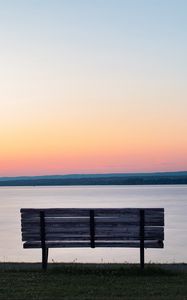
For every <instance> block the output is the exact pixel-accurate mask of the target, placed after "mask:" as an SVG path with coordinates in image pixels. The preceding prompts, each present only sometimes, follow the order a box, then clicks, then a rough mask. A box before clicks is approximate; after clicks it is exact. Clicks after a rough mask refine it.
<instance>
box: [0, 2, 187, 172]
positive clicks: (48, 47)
mask: <svg viewBox="0 0 187 300" xmlns="http://www.w3.org/2000/svg"><path fill="white" fill-rule="evenodd" d="M186 11H187V1H186V0H175V1H174V0H164V1H163V0H53V1H51V0H6V1H4V0H0V44H1V46H0V176H20V175H45V174H68V173H111V172H112V173H115V172H155V171H178V170H187V84H186V80H187V18H186Z"/></svg>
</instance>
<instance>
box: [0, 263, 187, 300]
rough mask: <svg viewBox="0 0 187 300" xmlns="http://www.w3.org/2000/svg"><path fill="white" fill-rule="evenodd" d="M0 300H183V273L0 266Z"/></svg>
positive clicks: (186, 290) (186, 282) (186, 274)
mask: <svg viewBox="0 0 187 300" xmlns="http://www.w3.org/2000/svg"><path fill="white" fill-rule="evenodd" d="M0 299H3V300H13V299H16V300H17V299H20V300H24V299H30V300H34V299H35V300H36V299H40V300H48V299H50V300H53V299H55V300H62V299H63V300H66V299H67V300H78V299H80V300H85V299H87V300H92V299H93V300H96V299H102V300H105V299H107V300H112V299H114V300H115V299H116V300H118V299H131V300H132V299H138V300H141V299H142V300H143V299H144V300H146V299H149V300H152V299H155V300H156V299H159V300H162V299H164V300H167V299H168V300H173V299H178V300H182V299H185V300H186V299H187V270H183V271H178V270H177V271H176V270H175V271H174V270H166V269H163V268H161V267H159V266H157V265H147V266H146V268H145V270H144V271H143V272H141V271H140V269H139V267H138V266H135V265H121V264H119V265H118V264H109V265H107V264H106V265H104V264H101V265H94V264H93V265H91V264H53V265H50V266H49V269H48V271H47V272H43V271H42V270H41V269H40V265H38V264H1V265H0Z"/></svg>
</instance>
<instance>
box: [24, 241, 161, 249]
mask: <svg viewBox="0 0 187 300" xmlns="http://www.w3.org/2000/svg"><path fill="white" fill-rule="evenodd" d="M23 247H24V248H41V243H40V242H26V243H24V244H23ZM46 247H48V248H84V247H86V248H87V247H90V242H89V243H88V242H46ZM95 247H96V248H97V247H101V248H104V247H112V248H113V247H117V248H121V247H123V248H126V247H128V248H137V247H138V248H139V247H140V242H139V241H135V242H132V241H131V242H97V241H96V242H95ZM145 248H163V242H161V241H145Z"/></svg>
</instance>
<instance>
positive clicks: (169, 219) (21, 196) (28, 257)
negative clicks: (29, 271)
mask: <svg viewBox="0 0 187 300" xmlns="http://www.w3.org/2000/svg"><path fill="white" fill-rule="evenodd" d="M27 207H28V208H48V207H59V208H60V207H124V208H126V207H164V208H165V247H164V249H147V250H146V251H145V259H146V262H165V263H167V262H168V263H169V262H172V263H173V262H186V263H187V185H162V186H86V187H82V186H80V187H1V188H0V261H1V262H10V261H12V262H18V261H19V262H31V261H32V262H33V261H41V250H39V249H23V247H22V242H21V230H20V208H27ZM49 261H54V262H59V261H61V262H63V261H64V262H111V263H113V262H139V249H132V248H113V249H112V248H104V249H102V248H96V249H89V248H86V249H62V248H61V249H50V250H49Z"/></svg>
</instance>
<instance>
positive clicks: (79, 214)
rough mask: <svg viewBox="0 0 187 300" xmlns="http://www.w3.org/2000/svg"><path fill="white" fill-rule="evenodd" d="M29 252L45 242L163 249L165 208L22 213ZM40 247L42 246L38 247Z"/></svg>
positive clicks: (69, 245)
mask: <svg viewBox="0 0 187 300" xmlns="http://www.w3.org/2000/svg"><path fill="white" fill-rule="evenodd" d="M21 226H22V240H23V241H24V242H26V243H25V248H26V247H27V246H28V247H29V243H30V245H34V243H36V247H41V241H42V239H45V241H46V242H48V246H49V247H55V245H56V247H58V245H61V246H62V242H63V246H62V247H84V246H85V247H92V248H94V247H139V245H140V240H141V239H143V240H144V241H145V247H146V248H162V247H163V240H164V209H163V208H144V209H142V208H93V209H88V208H84V209H80V208H48V209H28V208H25V209H21ZM37 245H38V246H37Z"/></svg>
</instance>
